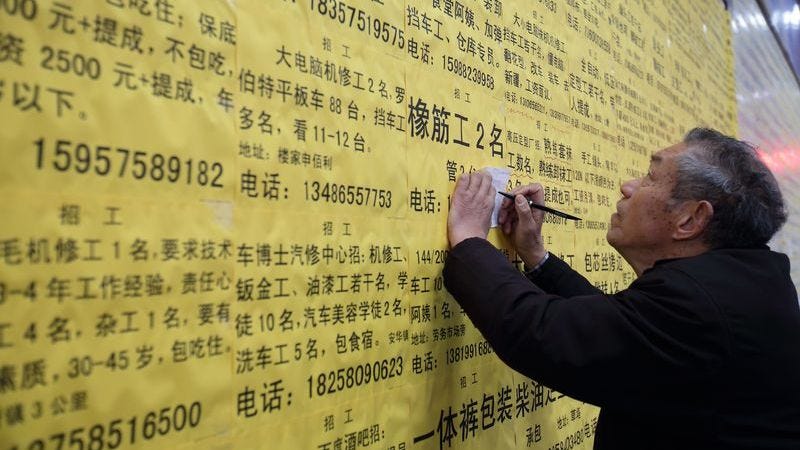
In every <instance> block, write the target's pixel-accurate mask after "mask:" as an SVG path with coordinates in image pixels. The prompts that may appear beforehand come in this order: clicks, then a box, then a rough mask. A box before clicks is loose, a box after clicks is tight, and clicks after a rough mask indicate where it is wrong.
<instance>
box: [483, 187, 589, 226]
mask: <svg viewBox="0 0 800 450" xmlns="http://www.w3.org/2000/svg"><path fill="white" fill-rule="evenodd" d="M498 194H500V195H502V196H503V197H505V198H508V199H511V200H514V196H513V195H511V194H509V193H507V192H498ZM528 205H530V207H531V208H535V209H539V210H542V211H544V212H549V213H550V214H554V215H556V216H558V217H563V218H565V219H570V220H581V218H580V217H575V216H572V215H569V214H567V213H565V212H561V211H557V210H555V209H553V208H548V207H547V206H544V205H540V204H538V203H533V200H528Z"/></svg>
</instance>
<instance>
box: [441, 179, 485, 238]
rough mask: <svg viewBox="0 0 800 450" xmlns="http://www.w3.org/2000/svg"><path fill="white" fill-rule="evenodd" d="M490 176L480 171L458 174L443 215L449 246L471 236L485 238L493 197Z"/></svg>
mask: <svg viewBox="0 0 800 450" xmlns="http://www.w3.org/2000/svg"><path fill="white" fill-rule="evenodd" d="M495 195H497V191H495V189H494V187H493V186H492V176H491V175H489V174H488V173H487V172H484V171H480V172H474V173H471V174H470V173H465V174H463V175H461V176H460V177H458V181H456V189H455V191H454V192H453V197H452V199H451V201H450V214H449V215H448V216H447V238H448V239H449V240H450V247H451V248H452V247H455V246H456V245H458V243H459V242H461V241H463V240H464V239H468V238H471V237H479V238H483V239H486V235H487V234H488V233H489V226H490V224H491V218H492V209H493V208H494V198H495Z"/></svg>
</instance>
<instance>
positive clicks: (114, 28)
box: [0, 0, 735, 450]
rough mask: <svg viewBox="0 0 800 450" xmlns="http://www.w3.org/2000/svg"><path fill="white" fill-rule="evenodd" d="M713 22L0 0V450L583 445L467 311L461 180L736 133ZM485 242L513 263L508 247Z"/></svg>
mask: <svg viewBox="0 0 800 450" xmlns="http://www.w3.org/2000/svg"><path fill="white" fill-rule="evenodd" d="M729 35H730V30H729V26H728V14H727V12H726V11H725V10H724V9H723V8H722V6H721V4H720V2H718V1H715V0H708V1H700V2H696V1H689V0H684V1H675V2H666V3H661V2H637V1H623V0H593V1H571V0H570V1H565V2H556V1H550V0H541V1H536V2H508V1H502V0H491V1H477V0H460V1H454V0H432V1H429V2H405V3H404V2H390V1H386V0H372V1H367V0H360V1H357V0H346V1H343V0H269V1H263V0H236V1H232V0H231V1H222V0H219V1H217V0H214V1H211V0H209V1H204V2H194V1H188V0H151V1H144V0H105V1H101V2H75V1H69V0H60V1H55V0H54V1H49V0H5V1H1V2H0V123H2V126H0V145H2V147H1V148H2V150H0V194H2V198H3V199H4V201H5V209H4V214H3V220H2V221H0V449H2V450H45V449H46V450H63V449H71V450H101V449H109V450H113V449H117V448H119V449H123V448H124V449H128V448H132V449H133V448H135V449H163V448H177V449H184V448H192V449H209V450H211V449H274V448H280V449H298V448H304V449H319V450H339V449H360V448H374V449H383V450H403V449H415V448H419V449H445V448H476V449H477V448H498V449H505V448H508V449H511V448H538V449H556V448H583V449H588V448H591V444H592V439H593V436H594V429H595V426H596V422H597V408H595V407H594V406H591V405H587V404H583V403H581V402H578V401H576V400H573V399H570V398H568V397H565V396H564V395H562V394H560V393H558V392H555V391H553V390H551V389H549V388H548V387H547V386H544V385H541V384H539V383H538V382H537V381H536V380H530V379H528V378H525V377H523V376H521V375H520V374H518V373H516V372H514V371H512V370H510V369H508V368H507V367H505V366H504V365H503V363H502V362H500V361H499V359H498V358H497V357H496V356H495V355H494V351H493V350H492V348H491V347H490V346H489V345H488V343H487V342H486V341H485V340H484V339H483V338H482V336H481V335H480V333H478V332H477V330H476V329H475V328H474V327H473V326H472V324H471V323H470V321H469V319H468V318H467V317H466V315H465V314H464V312H463V311H462V310H461V309H460V307H459V305H458V304H457V303H456V302H455V301H454V299H453V298H452V297H451V296H450V295H449V294H448V293H447V291H446V289H445V288H444V284H443V279H442V267H443V264H444V261H445V259H446V258H447V253H448V243H447V236H446V218H447V214H448V209H449V201H450V195H451V193H452V190H453V187H454V185H455V181H456V179H457V177H458V176H459V175H460V174H462V173H468V172H473V171H476V170H480V169H481V168H484V167H495V168H500V169H504V170H508V171H509V173H510V179H509V182H508V185H507V186H506V187H507V188H508V189H509V190H510V189H513V188H514V187H516V186H519V185H522V184H528V183H533V182H539V183H542V185H543V186H544V189H545V200H546V202H547V204H549V205H551V206H553V207H555V208H557V209H559V210H563V211H566V212H568V213H570V214H573V215H576V216H579V217H581V218H582V219H583V220H581V221H579V222H575V221H568V220H564V219H561V218H558V217H556V216H550V215H547V216H545V217H546V219H547V220H546V225H545V230H544V234H545V239H546V242H547V245H548V248H551V249H552V251H553V252H554V253H555V254H557V255H559V256H560V257H562V258H563V259H565V260H566V261H567V262H569V263H570V264H571V265H572V266H573V267H575V268H576V269H577V270H578V271H580V272H581V273H582V274H584V275H585V276H587V278H589V279H590V280H591V281H592V283H594V284H595V285H596V286H598V287H600V288H601V289H603V290H604V291H607V292H613V291H616V290H618V289H622V288H624V287H625V286H627V284H628V283H630V281H631V280H632V278H633V273H632V271H631V270H630V268H629V267H628V266H627V265H626V263H625V262H624V261H623V260H622V259H621V257H620V256H619V255H618V254H616V253H615V252H614V251H613V250H612V249H611V248H610V247H609V246H607V245H606V244H605V238H604V237H605V230H606V226H607V221H608V216H609V215H610V213H611V212H612V211H613V210H614V208H615V202H616V201H617V199H618V198H619V189H620V186H621V184H622V183H623V182H624V181H625V180H627V179H630V178H636V177H639V176H641V175H642V173H643V171H644V170H645V167H646V166H647V162H648V159H649V155H650V153H651V152H653V151H655V150H657V149H659V148H661V147H663V146H665V145H667V144H669V143H671V142H673V141H675V140H677V139H678V138H679V137H680V135H681V133H682V132H683V131H684V130H686V129H688V128H690V127H692V126H695V125H701V124H702V125H708V126H713V127H715V128H718V129H721V130H723V131H727V132H729V133H730V132H734V131H735V109H734V103H733V97H732V92H733V90H732V86H733V73H732V58H731V55H730V39H729ZM489 238H490V240H491V241H492V242H493V243H494V244H495V245H497V246H498V247H500V248H501V249H503V251H504V252H505V253H506V255H507V256H508V258H509V259H510V260H511V261H512V262H513V263H515V264H517V265H518V266H520V267H521V261H519V259H518V258H517V256H516V255H514V254H513V252H510V251H509V250H507V249H508V245H507V244H506V242H505V238H504V237H503V236H502V234H501V233H500V232H499V231H497V230H494V231H491V232H490V236H489Z"/></svg>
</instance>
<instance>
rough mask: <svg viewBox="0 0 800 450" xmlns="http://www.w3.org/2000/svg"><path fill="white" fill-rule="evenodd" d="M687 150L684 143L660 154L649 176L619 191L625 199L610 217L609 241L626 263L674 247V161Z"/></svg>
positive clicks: (627, 183) (625, 184)
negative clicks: (671, 245) (634, 257)
mask: <svg viewBox="0 0 800 450" xmlns="http://www.w3.org/2000/svg"><path fill="white" fill-rule="evenodd" d="M685 150H686V145H685V144H682V143H681V144H676V145H673V146H672V147H667V148H665V149H663V150H659V151H658V152H656V153H655V154H653V156H652V158H651V159H650V168H649V170H648V172H647V175H645V176H644V177H643V178H639V179H635V180H630V181H627V182H625V183H623V184H622V186H621V187H620V190H621V191H622V198H621V199H620V200H619V201H618V202H617V212H615V213H614V214H612V215H611V223H610V225H609V228H608V233H606V239H607V240H608V243H609V244H611V246H612V247H614V248H616V249H617V251H619V252H620V253H621V254H622V255H623V256H624V257H626V259H629V258H628V256H631V255H638V254H642V253H649V254H655V255H657V254H659V253H660V252H662V251H663V250H664V249H666V248H668V246H669V244H670V243H672V232H673V226H674V220H673V215H672V214H671V213H670V208H669V199H670V194H671V192H672V188H673V186H674V185H675V179H676V170H677V164H676V161H675V159H676V157H677V156H678V155H680V154H681V153H683V152H684V151H685ZM629 260H630V259H629Z"/></svg>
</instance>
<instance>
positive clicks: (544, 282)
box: [525, 253, 602, 297]
mask: <svg viewBox="0 0 800 450" xmlns="http://www.w3.org/2000/svg"><path fill="white" fill-rule="evenodd" d="M525 276H526V277H527V278H528V279H529V280H531V282H533V283H534V284H536V285H537V286H539V287H540V288H541V289H542V290H544V291H545V292H549V293H551V294H558V295H560V296H562V297H572V296H575V295H589V294H602V291H601V290H600V289H598V288H596V287H594V286H593V285H592V283H591V282H590V281H589V280H587V279H586V278H584V277H583V275H581V274H579V273H578V272H576V271H574V270H573V269H572V268H571V267H570V266H569V265H568V264H567V263H566V262H564V261H563V260H561V259H560V258H558V257H557V256H556V255H554V254H552V253H551V254H550V256H549V257H548V258H547V261H545V263H544V264H543V265H542V267H540V268H539V269H537V270H531V271H528V272H525Z"/></svg>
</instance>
